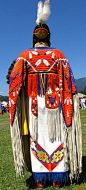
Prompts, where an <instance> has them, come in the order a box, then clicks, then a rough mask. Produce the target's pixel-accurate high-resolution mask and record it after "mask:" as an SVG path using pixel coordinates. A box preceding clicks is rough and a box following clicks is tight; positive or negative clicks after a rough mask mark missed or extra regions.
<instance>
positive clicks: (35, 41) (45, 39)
mask: <svg viewBox="0 0 86 190" xmlns="http://www.w3.org/2000/svg"><path fill="white" fill-rule="evenodd" d="M37 28H46V29H47V30H48V36H47V37H46V38H44V39H39V38H37V37H36V36H35V34H34V33H33V47H34V46H35V44H36V43H37V42H45V43H47V44H48V46H49V47H50V45H51V43H50V30H49V27H48V26H47V25H46V24H39V25H37V26H36V27H35V29H34V32H35V30H36V29H37Z"/></svg>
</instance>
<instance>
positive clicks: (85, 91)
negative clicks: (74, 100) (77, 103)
mask: <svg viewBox="0 0 86 190" xmlns="http://www.w3.org/2000/svg"><path fill="white" fill-rule="evenodd" d="M78 92H79V93H82V94H85V95H86V86H85V88H84V90H79V91H78Z"/></svg>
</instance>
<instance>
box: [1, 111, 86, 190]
mask: <svg viewBox="0 0 86 190" xmlns="http://www.w3.org/2000/svg"><path fill="white" fill-rule="evenodd" d="M80 114H81V123H82V137H83V138H82V143H83V159H82V161H83V168H82V169H83V172H82V174H81V176H80V179H79V182H78V183H77V184H76V183H75V182H73V184H72V185H71V184H68V185H67V186H66V187H61V188H60V190H72V189H73V190H86V110H80ZM9 189H10V190H29V189H31V190H33V189H38V188H36V186H35V183H34V181H33V179H32V174H31V173H29V172H26V173H25V176H24V177H22V178H16V174H15V168H14V161H13V154H12V147H11V138H10V127H9V113H4V114H3V115H1V114H0V190H9ZM45 189H46V190H53V189H54V187H52V186H49V187H46V188H45Z"/></svg>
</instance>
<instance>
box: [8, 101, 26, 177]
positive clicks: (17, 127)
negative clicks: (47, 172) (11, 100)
mask: <svg viewBox="0 0 86 190" xmlns="http://www.w3.org/2000/svg"><path fill="white" fill-rule="evenodd" d="M10 132H11V140H12V149H13V156H14V163H15V170H16V176H21V175H24V172H25V170H26V164H25V155H24V148H23V140H22V136H21V107H20V97H18V99H17V104H16V111H15V118H14V123H13V126H10Z"/></svg>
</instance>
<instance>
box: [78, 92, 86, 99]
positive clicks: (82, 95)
mask: <svg viewBox="0 0 86 190" xmlns="http://www.w3.org/2000/svg"><path fill="white" fill-rule="evenodd" d="M78 96H79V98H86V95H85V94H82V93H78Z"/></svg>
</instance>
